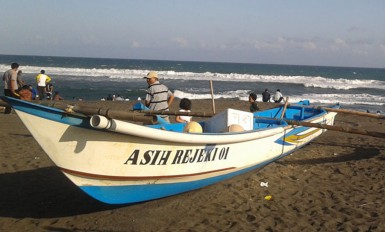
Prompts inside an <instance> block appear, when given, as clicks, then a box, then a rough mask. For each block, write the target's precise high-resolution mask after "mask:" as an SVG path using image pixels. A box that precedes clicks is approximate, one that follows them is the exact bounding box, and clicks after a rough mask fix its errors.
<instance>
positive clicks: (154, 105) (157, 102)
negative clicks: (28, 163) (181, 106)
mask: <svg viewBox="0 0 385 232" xmlns="http://www.w3.org/2000/svg"><path fill="white" fill-rule="evenodd" d="M143 78H145V79H146V80H147V84H148V89H147V95H146V99H145V105H146V106H147V107H149V108H150V110H156V111H167V110H168V108H169V106H170V105H171V103H172V102H173V100H174V95H173V94H172V92H171V91H170V90H169V89H168V88H167V86H165V85H163V84H161V83H159V80H158V74H157V73H156V72H153V71H151V72H149V73H148V74H147V76H145V77H143ZM161 117H162V118H163V119H165V120H166V121H170V118H169V117H168V116H167V115H162V116H161Z"/></svg>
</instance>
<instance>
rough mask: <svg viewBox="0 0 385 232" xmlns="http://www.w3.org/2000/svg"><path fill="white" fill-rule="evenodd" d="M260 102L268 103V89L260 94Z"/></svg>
mask: <svg viewBox="0 0 385 232" xmlns="http://www.w3.org/2000/svg"><path fill="white" fill-rule="evenodd" d="M262 101H263V102H270V92H269V90H268V89H265V91H264V92H263V93H262Z"/></svg>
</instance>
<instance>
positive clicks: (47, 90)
mask: <svg viewBox="0 0 385 232" xmlns="http://www.w3.org/2000/svg"><path fill="white" fill-rule="evenodd" d="M45 94H46V95H47V100H52V97H53V85H52V84H51V83H47V85H46V86H45Z"/></svg>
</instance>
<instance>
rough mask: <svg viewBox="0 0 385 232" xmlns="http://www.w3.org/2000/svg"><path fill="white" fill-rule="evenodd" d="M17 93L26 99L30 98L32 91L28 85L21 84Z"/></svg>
mask: <svg viewBox="0 0 385 232" xmlns="http://www.w3.org/2000/svg"><path fill="white" fill-rule="evenodd" d="M19 94H20V99H21V100H26V101H31V100H32V91H31V89H30V88H29V86H28V85H23V87H21V89H20V90H19Z"/></svg>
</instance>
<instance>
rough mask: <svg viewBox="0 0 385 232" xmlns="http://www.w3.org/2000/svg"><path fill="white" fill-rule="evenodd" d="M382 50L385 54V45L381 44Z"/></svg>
mask: <svg viewBox="0 0 385 232" xmlns="http://www.w3.org/2000/svg"><path fill="white" fill-rule="evenodd" d="M380 50H381V52H382V53H384V54H385V43H382V44H380Z"/></svg>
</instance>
